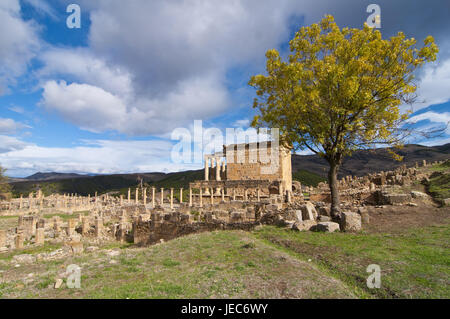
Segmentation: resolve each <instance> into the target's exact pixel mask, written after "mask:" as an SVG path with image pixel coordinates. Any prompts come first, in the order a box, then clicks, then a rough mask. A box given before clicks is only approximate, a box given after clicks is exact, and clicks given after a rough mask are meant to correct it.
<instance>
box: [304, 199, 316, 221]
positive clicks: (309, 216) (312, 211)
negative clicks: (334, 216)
mask: <svg viewBox="0 0 450 319" xmlns="http://www.w3.org/2000/svg"><path fill="white" fill-rule="evenodd" d="M300 209H301V211H302V219H303V220H315V219H316V218H317V216H318V214H317V211H316V208H315V207H314V205H313V204H312V203H311V202H306V204H304V205H301V206H300Z"/></svg>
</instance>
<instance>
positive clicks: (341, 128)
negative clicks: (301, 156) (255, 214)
mask: <svg viewBox="0 0 450 319" xmlns="http://www.w3.org/2000/svg"><path fill="white" fill-rule="evenodd" d="M289 44H290V51H291V54H290V55H289V57H288V61H287V62H284V61H283V60H282V58H281V57H280V54H279V53H278V51H277V50H269V51H267V53H266V57H267V66H266V68H267V75H256V76H253V77H252V78H251V80H250V82H249V84H250V85H251V86H253V87H255V88H256V93H257V97H256V98H255V100H254V107H255V108H258V109H259V115H257V116H255V118H254V120H253V122H252V125H253V126H255V127H259V126H263V125H269V126H271V127H277V128H279V129H280V133H281V139H282V140H283V141H284V142H287V143H289V144H290V145H292V146H294V147H295V148H297V149H309V150H310V151H312V152H313V153H315V154H318V155H320V156H322V157H323V158H324V159H326V160H327V162H328V163H329V165H330V169H329V173H328V182H329V186H330V191H331V202H332V203H331V211H332V214H333V216H338V213H339V211H340V209H339V206H340V202H339V191H338V187H337V173H338V170H339V166H340V165H341V164H342V160H343V158H344V157H345V156H347V155H349V154H351V153H352V152H353V151H354V150H357V149H361V148H369V147H373V146H375V145H376V144H385V145H394V146H398V145H400V144H401V135H402V134H401V125H402V122H404V121H405V120H406V118H407V116H408V114H401V112H400V110H399V106H400V105H401V104H402V103H407V102H411V101H412V100H413V99H414V98H415V94H414V93H415V91H416V88H417V87H416V84H415V82H414V71H415V70H416V69H417V68H418V67H420V66H422V65H423V64H424V63H425V62H429V61H434V60H435V59H436V54H437V52H438V47H437V45H436V44H435V43H434V39H433V37H431V36H428V37H427V38H426V39H425V40H424V46H423V47H421V48H416V41H415V40H414V39H413V38H411V39H407V38H406V37H405V35H404V34H403V33H402V32H399V33H398V34H397V35H396V36H393V37H391V38H390V39H383V38H382V36H381V33H380V31H378V30H374V29H372V28H370V27H368V26H367V25H364V27H363V28H362V29H350V28H343V29H340V28H339V27H338V26H337V25H336V23H335V22H334V19H333V17H332V16H330V15H327V16H325V18H324V19H323V20H322V21H321V22H320V23H318V24H313V25H311V26H309V27H302V28H301V29H300V30H299V31H298V32H297V33H296V35H295V37H294V38H293V39H292V40H291V41H290V43H289Z"/></svg>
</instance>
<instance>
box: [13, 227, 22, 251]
mask: <svg viewBox="0 0 450 319" xmlns="http://www.w3.org/2000/svg"><path fill="white" fill-rule="evenodd" d="M23 240H24V236H23V232H22V231H21V230H17V234H16V238H15V244H16V249H22V248H23Z"/></svg>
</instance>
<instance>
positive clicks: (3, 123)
mask: <svg viewBox="0 0 450 319" xmlns="http://www.w3.org/2000/svg"><path fill="white" fill-rule="evenodd" d="M29 127H30V126H28V125H25V124H22V123H19V122H16V121H14V120H13V119H6V118H0V134H13V133H16V132H17V131H19V130H21V129H24V128H29Z"/></svg>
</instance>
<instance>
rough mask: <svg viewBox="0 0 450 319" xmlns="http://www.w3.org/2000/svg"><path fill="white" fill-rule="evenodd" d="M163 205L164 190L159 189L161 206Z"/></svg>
mask: <svg viewBox="0 0 450 319" xmlns="http://www.w3.org/2000/svg"><path fill="white" fill-rule="evenodd" d="M163 204H164V188H161V206H162V205H163Z"/></svg>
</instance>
